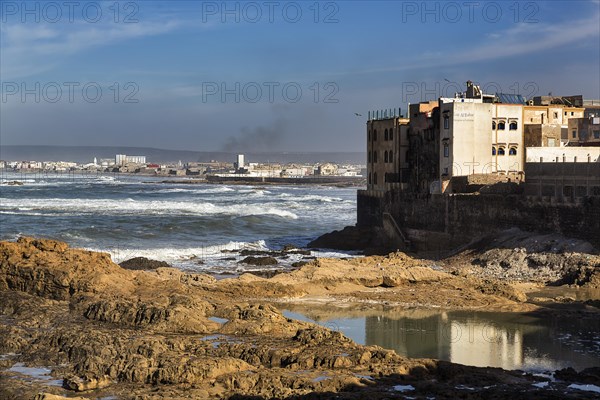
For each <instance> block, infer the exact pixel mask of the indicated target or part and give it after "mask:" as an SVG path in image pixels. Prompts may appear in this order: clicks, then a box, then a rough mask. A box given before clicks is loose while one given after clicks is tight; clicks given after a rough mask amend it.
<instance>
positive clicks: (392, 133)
mask: <svg viewBox="0 0 600 400" xmlns="http://www.w3.org/2000/svg"><path fill="white" fill-rule="evenodd" d="M390 140H394V128H392V129H390Z"/></svg>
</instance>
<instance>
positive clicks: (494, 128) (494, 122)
mask: <svg viewBox="0 0 600 400" xmlns="http://www.w3.org/2000/svg"><path fill="white" fill-rule="evenodd" d="M492 129H493V130H496V121H492Z"/></svg>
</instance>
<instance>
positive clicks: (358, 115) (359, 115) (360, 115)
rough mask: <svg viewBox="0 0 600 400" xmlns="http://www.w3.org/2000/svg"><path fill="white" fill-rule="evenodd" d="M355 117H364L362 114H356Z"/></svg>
mask: <svg viewBox="0 0 600 400" xmlns="http://www.w3.org/2000/svg"><path fill="white" fill-rule="evenodd" d="M354 115H356V116H357V117H362V114H359V113H354Z"/></svg>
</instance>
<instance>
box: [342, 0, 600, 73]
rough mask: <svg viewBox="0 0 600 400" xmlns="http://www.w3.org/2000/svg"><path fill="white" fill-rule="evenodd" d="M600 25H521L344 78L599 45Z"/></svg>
mask: <svg viewBox="0 0 600 400" xmlns="http://www.w3.org/2000/svg"><path fill="white" fill-rule="evenodd" d="M593 1H597V0H593ZM598 21H600V12H598V11H596V12H594V13H593V14H592V15H590V16H588V17H585V18H581V19H578V20H568V21H564V22H560V23H553V24H543V23H535V24H532V23H519V24H516V25H514V26H512V27H511V28H508V29H505V30H498V31H494V32H489V33H487V34H486V35H483V36H482V39H483V40H481V41H479V42H478V43H477V42H476V43H473V42H472V41H465V42H464V46H465V47H463V48H462V49H461V48H460V47H458V48H457V45H459V43H457V42H452V45H451V46H448V49H451V51H450V50H445V49H443V48H442V49H439V50H437V51H429V52H427V53H425V54H421V55H415V56H414V57H413V56H412V55H411V57H407V58H405V60H406V62H402V63H397V64H395V65H393V66H392V67H386V68H370V69H363V70H358V71H346V72H343V73H341V75H357V74H371V73H386V72H399V71H407V70H417V69H422V68H427V67H432V66H436V67H449V66H457V65H469V64H472V63H474V62H485V61H491V60H497V59H503V58H507V57H513V56H520V55H534V54H537V53H540V52H542V51H547V50H550V49H558V48H562V47H564V46H567V45H575V44H579V43H583V42H584V41H585V40H588V39H590V38H591V39H593V43H595V44H597V43H598V40H600V23H599V22H598ZM443 42H444V40H443V39H442V40H441V41H440V44H442V45H443ZM557 57H558V55H557ZM409 60H410V61H409Z"/></svg>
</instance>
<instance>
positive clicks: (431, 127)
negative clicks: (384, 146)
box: [406, 100, 440, 194]
mask: <svg viewBox="0 0 600 400" xmlns="http://www.w3.org/2000/svg"><path fill="white" fill-rule="evenodd" d="M409 117H410V124H409V128H408V143H409V151H408V155H407V157H406V159H407V162H408V167H409V173H410V178H409V189H408V190H409V191H411V192H413V193H422V194H428V193H431V192H432V191H433V190H432V187H431V186H432V184H434V182H439V179H440V145H439V143H440V109H439V102H438V101H437V100H435V101H429V102H422V103H419V104H411V105H410V106H409Z"/></svg>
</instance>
